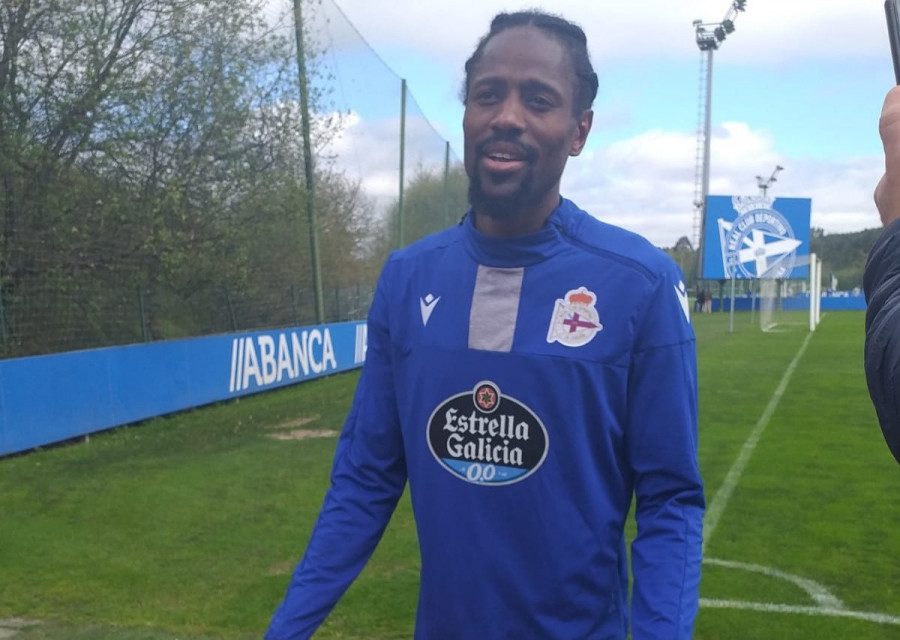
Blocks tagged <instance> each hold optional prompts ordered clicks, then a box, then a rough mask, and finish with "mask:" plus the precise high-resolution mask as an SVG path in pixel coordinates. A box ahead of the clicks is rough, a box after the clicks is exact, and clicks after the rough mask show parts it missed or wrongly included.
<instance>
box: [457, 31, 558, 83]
mask: <svg viewBox="0 0 900 640" xmlns="http://www.w3.org/2000/svg"><path fill="white" fill-rule="evenodd" d="M484 79H491V80H506V81H511V82H522V81H539V82H542V83H545V84H548V85H551V86H554V87H556V88H558V89H559V90H560V92H561V93H563V94H564V95H568V94H569V93H571V91H572V89H571V87H573V86H574V80H575V74H574V70H573V68H572V64H571V61H570V59H569V54H568V52H567V51H566V49H565V47H564V46H563V45H562V44H561V43H560V42H559V41H558V40H556V39H555V38H553V37H552V36H550V35H547V34H546V33H545V32H544V31H542V30H541V29H538V28H536V27H512V28H509V29H506V30H505V31H501V32H500V33H498V34H497V35H495V36H494V37H492V38H491V39H490V40H488V42H487V44H486V45H485V47H484V50H483V51H482V55H481V60H479V62H478V64H476V65H475V67H474V69H473V70H472V74H471V77H470V78H469V81H470V83H471V84H474V83H475V82H478V81H479V80H484ZM563 89H565V91H563Z"/></svg>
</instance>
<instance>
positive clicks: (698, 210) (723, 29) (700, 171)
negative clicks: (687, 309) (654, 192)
mask: <svg viewBox="0 0 900 640" xmlns="http://www.w3.org/2000/svg"><path fill="white" fill-rule="evenodd" d="M746 9H747V0H734V2H732V3H731V6H730V7H729V8H728V13H726V14H725V17H724V18H723V19H722V21H721V22H716V23H705V22H703V21H702V20H694V33H695V36H696V40H697V46H698V47H699V48H700V73H701V76H702V75H703V72H704V70H705V71H706V74H705V75H706V79H705V84H701V85H700V92H701V93H700V103H701V104H704V103H705V104H704V109H703V128H702V129H701V128H700V127H699V126H698V127H697V131H698V133H697V165H696V171H695V175H694V240H695V242H694V246H695V247H697V249H698V251H697V256H698V269H697V276H698V278H699V277H700V276H701V275H702V274H703V229H704V228H705V226H706V196H708V195H709V148H710V129H711V128H712V77H713V75H712V74H713V52H714V51H715V50H716V49H718V48H719V47H720V46H721V44H722V43H723V42H724V41H725V38H726V37H727V36H728V34H730V33H734V21H735V19H736V18H737V14H738V13H740V12H742V11H745V10H746Z"/></svg>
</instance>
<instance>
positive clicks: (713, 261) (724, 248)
mask: <svg viewBox="0 0 900 640" xmlns="http://www.w3.org/2000/svg"><path fill="white" fill-rule="evenodd" d="M811 210H812V200H810V199H809V198H771V197H768V196H763V195H758V196H707V198H706V222H705V225H704V229H703V268H702V270H701V275H700V277H701V279H704V280H730V279H731V278H736V279H749V278H781V279H802V278H808V277H809V220H810V213H811Z"/></svg>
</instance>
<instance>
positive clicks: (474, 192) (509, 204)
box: [469, 168, 540, 220]
mask: <svg viewBox="0 0 900 640" xmlns="http://www.w3.org/2000/svg"><path fill="white" fill-rule="evenodd" d="M539 198H540V194H538V193H537V189H535V180H534V172H533V171H532V170H531V169H530V168H529V170H528V172H527V173H526V174H525V175H524V176H523V177H522V179H521V180H520V182H519V184H518V185H516V187H515V188H514V189H513V190H512V191H509V192H507V193H503V194H498V195H492V194H489V193H487V191H486V190H485V188H484V182H483V179H482V176H481V172H480V171H478V170H477V169H476V170H475V171H473V172H472V176H470V178H469V204H470V205H471V206H472V209H473V210H474V211H476V212H477V213H481V214H484V215H486V216H487V217H489V218H493V219H495V220H509V219H510V218H514V217H515V216H516V215H517V214H519V213H520V212H521V211H522V210H523V209H525V208H527V207H528V206H529V205H531V204H534V203H535V202H536V201H537V200H538V199H539Z"/></svg>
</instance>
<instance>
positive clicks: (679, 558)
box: [266, 200, 704, 640]
mask: <svg viewBox="0 0 900 640" xmlns="http://www.w3.org/2000/svg"><path fill="white" fill-rule="evenodd" d="M473 217H474V216H473V215H471V213H470V215H469V216H467V219H466V220H465V221H464V222H463V223H462V224H461V225H459V226H458V227H455V228H452V229H448V230H446V231H443V232H440V233H437V234H435V235H432V236H430V237H428V238H425V239H423V240H421V241H419V242H417V243H415V244H413V245H412V246H410V247H408V248H406V249H403V250H401V251H398V252H396V253H394V254H393V255H392V256H391V258H390V259H389V260H388V262H387V264H386V266H385V268H384V271H383V273H382V275H381V278H380V280H379V283H378V287H377V290H376V294H375V300H374V302H373V304H372V308H371V311H370V314H369V321H368V352H367V357H366V363H365V366H364V368H363V371H362V375H361V378H360V382H359V385H358V387H357V391H356V396H355V399H354V402H353V407H352V409H351V412H350V414H349V416H348V418H347V422H346V425H345V427H344V431H343V434H342V435H341V438H340V441H339V443H338V448H337V453H336V457H335V461H334V468H333V472H332V486H331V488H330V490H329V491H328V494H327V496H326V499H325V503H324V505H323V508H322V512H321V514H320V516H319V520H318V522H317V523H316V526H315V529H314V531H313V534H312V538H311V540H310V542H309V546H308V547H307V550H306V553H305V555H304V558H303V560H302V561H301V562H300V564H299V565H298V567H297V569H296V572H295V573H294V576H293V579H292V581H291V584H290V586H289V588H288V592H287V595H286V597H285V600H284V602H283V603H282V604H281V606H280V608H279V609H278V611H277V612H276V614H275V616H274V618H273V620H272V623H271V626H270V628H269V632H268V634H267V636H266V637H267V638H269V639H270V640H286V639H288V638H291V639H294V638H308V637H309V636H310V635H311V634H312V633H313V631H314V630H315V629H316V628H318V626H319V624H321V622H322V620H324V618H325V616H326V615H327V614H328V612H329V611H330V610H331V609H332V607H333V606H334V605H335V603H336V602H337V600H338V599H339V598H340V596H341V595H342V594H343V593H344V591H345V590H346V588H347V587H348V586H349V585H350V583H351V582H352V581H353V579H354V578H355V577H356V576H357V575H358V573H359V571H360V570H361V569H362V567H363V566H364V564H365V563H366V561H367V560H368V558H369V556H370V555H371V553H372V551H373V550H374V548H375V546H376V544H377V542H378V540H379V538H380V536H381V534H382V532H383V531H384V528H385V526H386V525H387V523H388V520H389V519H390V516H391V513H392V512H393V510H394V507H395V505H396V503H397V500H398V498H399V496H400V495H401V493H402V491H403V489H404V487H405V484H406V482H407V480H408V481H409V487H410V495H411V498H412V505H413V509H414V513H415V519H416V524H417V528H418V536H419V544H420V550H421V560H422V569H421V586H420V592H419V603H418V613H417V616H416V631H415V637H416V638H417V639H419V640H426V639H427V640H435V639H445V638H446V639H463V640H468V639H470V638H486V639H489V640H497V639H505V638H509V639H515V640H528V639H532V638H533V639H535V640H547V639H557V638H558V639H566V640H570V639H579V640H582V639H589V638H603V639H618V638H621V639H624V638H625V637H626V635H627V630H628V626H629V619H630V623H631V629H632V633H633V637H634V639H635V640H642V639H653V640H662V639H673V640H674V639H684V640H687V639H689V638H690V637H691V634H692V628H693V622H694V618H695V616H696V613H697V605H698V585H699V580H700V560H701V558H700V550H701V526H702V517H703V510H704V497H703V486H702V482H701V479H700V474H699V471H698V467H697V371H696V350H695V341H694V334H693V330H692V328H691V325H690V320H689V303H688V294H687V291H686V290H685V286H684V283H683V282H682V279H681V275H680V273H679V271H678V268H677V267H676V265H675V264H674V263H673V262H672V260H671V259H669V258H668V257H667V256H666V255H665V254H664V253H663V252H661V251H659V250H658V249H656V248H654V247H653V246H651V245H650V243H648V242H647V241H646V240H644V239H643V238H641V237H640V236H637V235H635V234H633V233H630V232H627V231H624V230H622V229H619V228H617V227H614V226H611V225H608V224H605V223H603V222H600V221H599V220H597V219H595V218H593V217H591V216H590V215H588V214H587V213H585V212H584V211H582V210H580V209H579V208H577V207H576V206H575V205H574V204H573V203H572V202H570V201H568V200H562V201H561V204H560V206H559V207H558V208H557V209H556V210H555V211H554V212H553V213H552V214H551V216H550V218H549V219H548V221H547V224H546V225H545V226H544V227H543V228H542V229H541V230H540V231H539V232H537V233H535V234H531V235H527V236H521V237H513V238H494V237H489V236H485V235H484V234H482V233H480V232H479V231H478V230H477V229H475V227H474V224H473V222H472V220H473ZM632 497H634V498H635V505H636V506H635V517H636V519H637V525H638V535H637V538H636V540H635V541H634V543H633V546H632V553H631V570H632V575H633V580H634V583H633V595H632V601H631V607H629V603H628V587H629V578H628V576H629V574H628V566H627V557H626V553H625V541H624V535H623V529H624V526H625V520H626V517H627V514H628V511H629V508H630V505H631V502H632ZM363 631H364V630H363Z"/></svg>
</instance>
